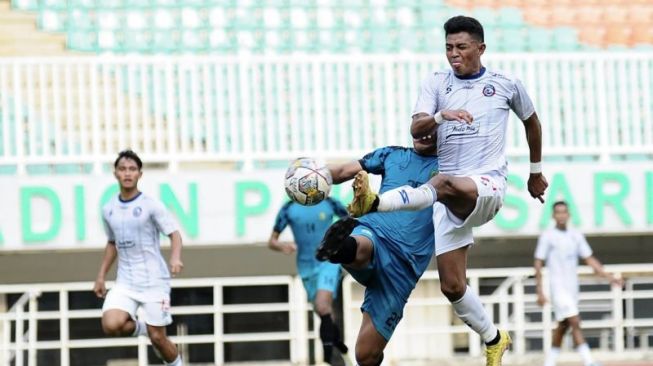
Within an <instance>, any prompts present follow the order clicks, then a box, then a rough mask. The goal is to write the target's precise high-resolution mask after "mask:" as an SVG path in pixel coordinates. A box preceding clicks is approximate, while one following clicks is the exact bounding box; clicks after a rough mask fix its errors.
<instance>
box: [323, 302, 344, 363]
mask: <svg viewBox="0 0 653 366" xmlns="http://www.w3.org/2000/svg"><path fill="white" fill-rule="evenodd" d="M320 339H321V341H322V347H323V351H324V361H325V362H328V363H331V357H332V355H333V347H336V348H338V350H339V351H340V352H341V353H347V346H345V344H344V343H342V341H341V340H340V330H339V329H338V326H336V324H335V323H334V322H333V319H332V318H331V314H325V315H321V316H320Z"/></svg>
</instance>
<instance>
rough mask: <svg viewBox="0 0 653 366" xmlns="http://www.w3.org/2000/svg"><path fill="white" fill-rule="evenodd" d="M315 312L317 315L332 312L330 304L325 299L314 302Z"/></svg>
mask: <svg viewBox="0 0 653 366" xmlns="http://www.w3.org/2000/svg"><path fill="white" fill-rule="evenodd" d="M315 312H316V313H317V314H318V315H319V316H323V315H328V314H331V312H332V309H331V304H329V303H328V302H326V301H323V302H317V303H315Z"/></svg>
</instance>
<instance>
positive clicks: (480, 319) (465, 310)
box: [451, 286, 498, 343]
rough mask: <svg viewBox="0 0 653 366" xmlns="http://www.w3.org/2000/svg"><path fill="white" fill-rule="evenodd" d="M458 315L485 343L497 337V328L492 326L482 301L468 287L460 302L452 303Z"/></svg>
mask: <svg viewBox="0 0 653 366" xmlns="http://www.w3.org/2000/svg"><path fill="white" fill-rule="evenodd" d="M451 305H452V306H453V309H454V311H455V312H456V315H458V317H459V318H460V319H461V320H462V321H463V322H465V324H467V325H469V327H470V328H472V329H473V330H474V331H475V332H476V333H478V334H479V335H480V336H481V339H483V342H484V343H488V342H491V341H492V340H494V338H496V336H497V332H498V330H497V327H495V326H494V324H492V322H491V321H490V317H489V316H488V315H487V313H486V312H485V308H484V307H483V304H482V303H481V299H480V298H479V297H478V295H476V294H475V293H474V292H473V291H472V289H471V288H470V287H469V286H467V289H466V290H465V294H464V295H463V297H462V298H460V300H458V301H454V302H452V303H451Z"/></svg>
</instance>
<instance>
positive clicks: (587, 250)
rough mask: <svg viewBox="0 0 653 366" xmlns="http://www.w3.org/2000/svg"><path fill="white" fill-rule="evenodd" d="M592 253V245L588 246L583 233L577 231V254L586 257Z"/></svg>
mask: <svg viewBox="0 0 653 366" xmlns="http://www.w3.org/2000/svg"><path fill="white" fill-rule="evenodd" d="M591 255H592V247H590V245H589V243H588V242H587V239H585V235H583V234H581V233H578V256H579V257H580V258H582V259H585V258H588V257H589V256H591Z"/></svg>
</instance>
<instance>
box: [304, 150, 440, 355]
mask: <svg viewBox="0 0 653 366" xmlns="http://www.w3.org/2000/svg"><path fill="white" fill-rule="evenodd" d="M435 154H436V150H435V143H434V140H430V141H429V140H418V141H416V142H415V143H414V148H405V147H396V146H389V147H383V148H380V149H377V150H374V151H373V152H371V153H369V154H367V155H365V156H364V157H363V158H362V159H360V160H358V161H353V162H350V163H346V164H342V165H338V166H330V171H331V175H332V177H333V182H334V183H342V182H344V181H347V180H349V179H352V178H354V177H356V179H355V180H354V185H355V186H356V185H359V184H361V181H360V180H361V178H360V177H361V176H362V175H361V173H366V172H369V173H372V174H379V175H381V176H382V177H383V178H382V180H381V192H385V191H387V190H390V189H395V188H399V187H419V186H420V185H422V184H424V183H426V182H428V180H429V179H430V178H431V177H433V176H434V175H436V174H437V173H438V158H437V156H436V155H435ZM365 178H367V176H366V175H365ZM431 216H432V210H431V209H425V210H422V211H402V212H400V211H397V212H393V213H389V214H377V213H372V214H369V215H366V216H365V217H362V218H361V219H359V220H356V219H354V218H351V217H348V218H345V219H342V220H340V221H338V222H336V223H334V224H333V225H332V226H331V228H329V231H327V233H326V235H325V237H324V239H323V241H322V244H321V246H320V248H319V249H318V252H317V253H316V256H317V258H318V259H320V260H329V261H330V262H332V263H341V264H342V265H343V266H344V268H345V269H347V271H349V273H351V275H352V276H353V277H354V278H355V279H356V280H357V281H358V282H359V283H360V284H362V285H364V286H365V287H366V289H365V299H364V301H363V305H362V306H361V310H362V312H363V322H362V324H361V328H360V331H359V333H358V339H357V340H356V362H358V364H359V365H361V366H375V365H380V364H381V361H382V360H383V350H384V349H385V347H386V345H387V343H388V341H389V340H390V337H392V333H393V332H394V330H395V327H396V326H397V324H398V323H399V321H400V320H401V318H402V316H403V311H404V306H405V305H406V301H407V300H408V296H409V295H410V293H411V292H412V291H413V289H414V288H415V285H416V284H417V281H418V280H419V278H420V277H421V276H422V274H423V273H424V271H425V270H426V268H427V267H428V264H429V262H430V260H431V258H432V257H433V252H434V237H433V224H432V221H431Z"/></svg>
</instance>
